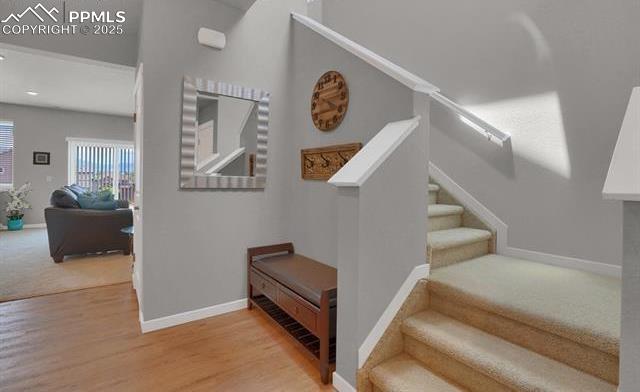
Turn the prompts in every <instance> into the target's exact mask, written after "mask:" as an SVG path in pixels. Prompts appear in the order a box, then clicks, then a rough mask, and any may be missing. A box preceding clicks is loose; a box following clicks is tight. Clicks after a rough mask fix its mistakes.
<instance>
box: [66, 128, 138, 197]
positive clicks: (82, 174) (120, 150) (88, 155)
mask: <svg viewBox="0 0 640 392" xmlns="http://www.w3.org/2000/svg"><path fill="white" fill-rule="evenodd" d="M67 141H68V142H69V183H70V184H78V185H80V186H82V187H84V188H87V189H89V190H90V191H94V192H95V191H101V190H110V191H112V192H113V194H114V197H115V198H116V199H122V200H128V201H133V197H134V194H135V186H134V184H135V154H134V149H133V143H130V142H121V141H106V140H83V139H67Z"/></svg>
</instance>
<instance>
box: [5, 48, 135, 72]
mask: <svg viewBox="0 0 640 392" xmlns="http://www.w3.org/2000/svg"><path fill="white" fill-rule="evenodd" d="M0 48H2V49H7V50H13V51H16V52H21V53H27V54H34V55H39V56H46V57H51V58H55V59H58V60H64V61H71V62H76V63H81V64H87V65H96V66H100V67H105V68H111V69H117V70H123V71H131V70H135V69H136V68H135V67H132V66H130V65H124V64H115V63H108V62H105V61H100V60H93V59H89V58H86V57H77V56H72V55H68V54H62V53H58V52H49V51H47V50H40V49H33V48H28V47H26V46H18V45H11V44H7V43H4V42H0Z"/></svg>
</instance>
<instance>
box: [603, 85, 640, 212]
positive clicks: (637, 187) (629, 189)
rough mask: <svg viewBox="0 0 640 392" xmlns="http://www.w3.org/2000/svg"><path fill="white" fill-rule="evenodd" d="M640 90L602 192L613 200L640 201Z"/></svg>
mask: <svg viewBox="0 0 640 392" xmlns="http://www.w3.org/2000/svg"><path fill="white" fill-rule="evenodd" d="M639 168H640V87H635V88H634V89H633V90H632V92H631V98H629V104H628V105H627V111H626V113H625V115H624V120H623V121H622V127H621V128H620V133H619V134H618V141H617V142H616V147H615V149H614V151H613V156H612V157H611V164H610V165H609V171H608V172H607V178H606V180H605V183H604V188H603V189H602V195H603V197H604V198H605V199H609V200H622V201H640V169H639Z"/></svg>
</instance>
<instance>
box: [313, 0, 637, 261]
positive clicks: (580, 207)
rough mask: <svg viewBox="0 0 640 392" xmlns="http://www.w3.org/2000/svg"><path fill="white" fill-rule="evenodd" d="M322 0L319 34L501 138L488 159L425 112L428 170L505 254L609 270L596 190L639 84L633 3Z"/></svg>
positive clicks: (609, 227) (617, 216)
mask: <svg viewBox="0 0 640 392" xmlns="http://www.w3.org/2000/svg"><path fill="white" fill-rule="evenodd" d="M324 1H325V3H324V9H323V17H324V23H325V24H327V25H329V26H330V27H332V28H334V29H335V30H337V31H339V32H341V33H343V34H345V35H347V36H348V37H349V38H351V39H353V40H355V41H356V42H359V43H361V44H364V45H365V46H367V47H368V48H370V49H372V50H374V51H376V52H377V53H379V54H382V55H383V56H385V57H388V58H390V59H391V60H393V61H395V62H397V63H398V64H400V65H402V66H403V67H406V68H407V69H409V70H410V71H412V72H415V73H416V74H418V75H420V76H421V77H423V78H425V79H426V80H428V81H430V82H432V83H434V84H436V85H437V86H438V87H440V88H441V89H442V90H443V92H444V93H445V94H447V95H449V96H451V97H452V98H454V99H455V100H456V101H458V102H460V103H462V104H465V105H470V107H473V108H475V110H477V111H478V113H482V114H483V116H484V118H485V120H487V121H489V122H491V123H493V124H495V125H497V126H499V127H500V128H501V129H503V130H505V131H508V132H511V133H512V134H513V149H512V150H509V149H501V148H499V147H496V146H494V145H493V144H491V143H487V142H486V141H485V140H483V138H482V137H481V136H479V135H478V134H477V133H475V132H474V131H472V130H471V129H470V128H468V127H467V126H465V125H463V124H462V123H461V122H460V121H459V120H458V119H457V118H455V117H453V116H451V115H450V114H449V113H447V112H446V111H445V110H443V109H442V108H440V107H439V106H438V105H437V104H434V105H433V108H432V124H433V128H432V130H431V140H430V147H431V161H433V162H434V163H435V164H436V165H437V166H438V167H440V168H441V169H442V170H444V172H445V173H447V174H448V175H449V176H450V177H451V178H453V179H454V180H455V181H456V182H457V183H458V184H460V185H461V186H462V187H463V188H464V189H465V190H467V191H468V192H469V193H471V194H472V195H473V196H474V197H476V198H477V199H478V200H479V201H480V202H482V203H483V204H484V205H486V206H487V207H488V208H489V209H490V210H492V211H493V212H494V213H495V214H497V215H498V216H499V217H500V218H501V219H502V220H503V221H505V222H506V223H507V224H508V225H509V245H510V246H514V247H519V248H525V249H531V250H535V251H539V252H545V253H552V254H558V255H563V256H572V257H578V258H583V259H588V260H593V261H599V262H603V263H609V264H617V265H619V264H620V263H621V258H622V254H621V249H620V236H621V227H622V221H621V208H620V206H619V205H618V204H616V203H613V202H608V201H603V200H602V196H601V191H602V186H603V184H604V179H605V176H606V173H607V169H608V165H609V160H610V158H611V154H612V152H613V147H614V145H615V142H616V139H617V135H618V131H619V129H620V125H621V123H622V118H623V114H624V111H625V108H626V104H627V100H628V98H629V95H630V91H631V88H632V86H636V85H638V84H639V83H640V72H639V70H640V45H638V42H637V39H638V37H639V36H640V24H638V22H637V19H638V15H639V14H640V2H638V1H637V0H620V1H615V2H601V1H596V0H580V1H578V0H570V1H559V2H548V1H545V2H532V1H526V0H517V1H511V2H504V1H502V0H489V1H483V2H477V1H473V0H430V1H422V0H403V1H400V2H390V1H385V0H366V1H365V0H351V1H342V0H324ZM364 10H366V12H365V14H366V17H363V11H364ZM391 26H393V28H391Z"/></svg>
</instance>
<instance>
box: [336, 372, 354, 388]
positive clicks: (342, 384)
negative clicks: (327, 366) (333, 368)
mask: <svg viewBox="0 0 640 392" xmlns="http://www.w3.org/2000/svg"><path fill="white" fill-rule="evenodd" d="M333 389H335V390H336V391H338V392H356V389H355V388H354V387H353V385H351V384H349V382H347V380H345V379H344V378H342V376H340V375H339V374H338V373H337V372H333Z"/></svg>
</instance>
